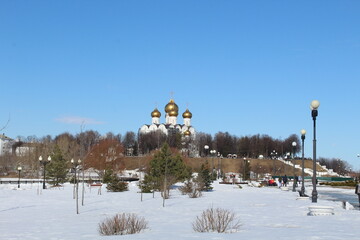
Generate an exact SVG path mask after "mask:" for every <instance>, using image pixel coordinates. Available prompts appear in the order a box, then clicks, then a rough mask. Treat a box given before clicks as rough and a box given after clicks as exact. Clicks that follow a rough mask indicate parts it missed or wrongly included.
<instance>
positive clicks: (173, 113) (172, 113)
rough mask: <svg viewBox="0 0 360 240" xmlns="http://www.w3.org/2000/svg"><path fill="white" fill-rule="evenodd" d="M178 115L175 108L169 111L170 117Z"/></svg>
mask: <svg viewBox="0 0 360 240" xmlns="http://www.w3.org/2000/svg"><path fill="white" fill-rule="evenodd" d="M178 115H179V114H178V112H177V111H175V110H173V111H170V112H169V116H170V117H177V116H178Z"/></svg>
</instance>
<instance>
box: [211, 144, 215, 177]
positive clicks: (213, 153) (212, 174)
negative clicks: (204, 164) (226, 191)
mask: <svg viewBox="0 0 360 240" xmlns="http://www.w3.org/2000/svg"><path fill="white" fill-rule="evenodd" d="M210 154H211V160H212V163H211V165H212V169H211V178H212V180H214V169H215V165H214V158H215V156H216V150H214V149H213V150H210Z"/></svg>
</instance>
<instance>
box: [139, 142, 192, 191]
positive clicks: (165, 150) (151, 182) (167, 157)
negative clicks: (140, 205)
mask: <svg viewBox="0 0 360 240" xmlns="http://www.w3.org/2000/svg"><path fill="white" fill-rule="evenodd" d="M190 176H191V171H190V170H189V168H187V167H186V166H185V163H184V162H183V160H182V158H181V156H180V155H179V154H177V155H175V156H173V155H172V153H171V150H170V147H169V145H168V144H166V143H165V144H164V145H163V146H162V147H161V149H160V151H158V152H157V153H156V154H155V155H154V158H153V159H152V160H151V162H150V171H149V173H148V174H147V175H146V176H145V179H144V181H143V183H142V184H141V185H142V188H143V190H145V191H149V189H153V190H160V189H163V188H164V181H165V177H166V183H167V184H166V185H167V186H166V188H167V189H168V188H169V187H170V186H171V185H173V184H174V183H176V182H179V181H184V180H185V179H186V178H189V177H190Z"/></svg>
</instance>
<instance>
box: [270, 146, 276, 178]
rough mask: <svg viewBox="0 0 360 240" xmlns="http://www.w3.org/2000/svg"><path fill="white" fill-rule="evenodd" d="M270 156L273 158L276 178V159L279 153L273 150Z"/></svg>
mask: <svg viewBox="0 0 360 240" xmlns="http://www.w3.org/2000/svg"><path fill="white" fill-rule="evenodd" d="M270 155H271V158H272V159H273V176H275V174H276V167H275V158H276V155H277V152H276V151H275V150H273V151H272V152H271V153H270Z"/></svg>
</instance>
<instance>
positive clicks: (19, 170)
mask: <svg viewBox="0 0 360 240" xmlns="http://www.w3.org/2000/svg"><path fill="white" fill-rule="evenodd" d="M17 170H18V172H19V180H18V188H20V172H21V170H22V168H21V166H18V167H17Z"/></svg>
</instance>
